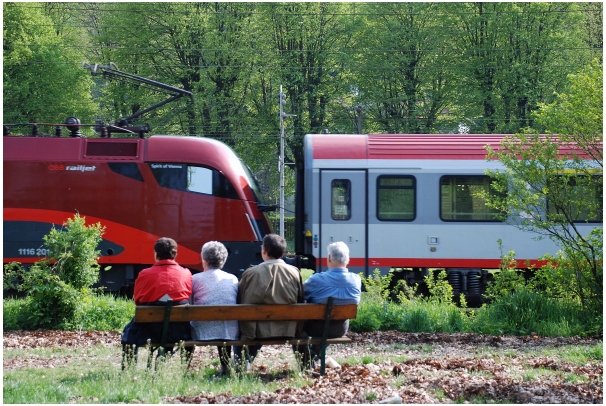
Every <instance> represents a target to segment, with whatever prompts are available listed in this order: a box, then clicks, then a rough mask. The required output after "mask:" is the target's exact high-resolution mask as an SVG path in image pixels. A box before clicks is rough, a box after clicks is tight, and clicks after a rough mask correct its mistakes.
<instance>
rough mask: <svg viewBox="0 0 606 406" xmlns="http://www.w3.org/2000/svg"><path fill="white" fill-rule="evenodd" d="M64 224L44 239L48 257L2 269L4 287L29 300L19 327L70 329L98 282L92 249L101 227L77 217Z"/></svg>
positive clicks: (97, 272) (20, 317)
mask: <svg viewBox="0 0 606 406" xmlns="http://www.w3.org/2000/svg"><path fill="white" fill-rule="evenodd" d="M63 225H64V228H63V229H61V230H57V229H55V228H53V229H52V230H51V231H50V233H49V234H47V235H46V236H44V243H45V245H46V247H47V249H48V253H49V257H47V258H44V259H42V260H40V261H38V262H36V263H34V264H33V265H32V266H31V267H29V268H28V269H26V268H25V267H24V266H22V265H20V264H18V263H15V262H13V263H10V264H6V265H5V266H4V278H5V283H4V288H5V289H6V288H13V289H14V288H16V290H18V291H20V292H23V293H25V294H26V295H27V298H28V301H27V302H26V306H25V308H24V310H25V311H24V312H23V313H22V314H20V315H19V317H18V322H19V323H20V324H22V328H25V329H35V328H59V329H62V328H63V329H69V328H72V327H73V322H74V320H75V316H76V312H77V309H78V306H80V305H81V303H82V302H83V300H84V299H85V298H86V297H87V296H88V295H90V294H91V290H90V287H91V286H92V285H93V284H94V283H96V282H97V281H98V279H99V265H98V264H97V262H96V260H97V258H98V255H99V252H98V251H95V248H96V246H97V244H98V243H99V242H100V241H101V235H102V234H103V232H104V229H103V227H101V225H100V224H96V225H91V226H88V227H87V226H86V225H85V218H84V217H80V215H79V214H76V215H74V218H73V219H68V220H67V221H66V222H65V223H64V224H63Z"/></svg>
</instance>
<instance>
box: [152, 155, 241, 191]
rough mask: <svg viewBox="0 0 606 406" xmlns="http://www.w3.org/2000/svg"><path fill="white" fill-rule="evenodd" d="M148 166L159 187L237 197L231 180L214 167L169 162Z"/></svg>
mask: <svg viewBox="0 0 606 406" xmlns="http://www.w3.org/2000/svg"><path fill="white" fill-rule="evenodd" d="M149 167H150V168H151V171H152V173H153V174H154V177H155V178H156V181H157V182H158V184H159V185H160V186H161V187H165V188H169V189H175V190H180V191H182V192H193V193H202V194H207V195H213V196H217V197H225V198H228V199H238V198H239V197H238V193H237V192H236V189H235V188H234V187H233V185H232V184H231V182H230V181H229V180H228V179H227V178H226V177H225V176H224V175H223V174H222V173H221V172H219V171H217V170H216V169H210V168H205V167H202V166H194V165H187V164H171V163H152V164H149Z"/></svg>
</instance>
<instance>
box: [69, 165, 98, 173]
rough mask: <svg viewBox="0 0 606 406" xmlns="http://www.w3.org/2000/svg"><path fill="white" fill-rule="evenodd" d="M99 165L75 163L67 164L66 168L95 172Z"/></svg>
mask: <svg viewBox="0 0 606 406" xmlns="http://www.w3.org/2000/svg"><path fill="white" fill-rule="evenodd" d="M96 168H97V167H96V166H95V165H93V166H86V165H75V166H66V167H65V170H66V171H80V172H94V170H95V169H96Z"/></svg>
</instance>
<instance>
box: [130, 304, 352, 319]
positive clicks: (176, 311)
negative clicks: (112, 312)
mask: <svg viewBox="0 0 606 406" xmlns="http://www.w3.org/2000/svg"><path fill="white" fill-rule="evenodd" d="M357 312H358V306H357V305H355V304H349V305H333V308H332V313H331V319H332V320H344V319H355V318H356V315H357ZM164 313H165V308H164V306H137V307H136V309H135V321H136V322H137V323H152V322H162V321H164ZM325 313H326V305H324V304H312V303H298V304H291V305H281V304H269V305H255V304H236V305H220V306H219V305H179V306H173V307H172V309H171V313H170V321H171V322H183V321H211V320H249V321H250V320H259V321H286V320H288V321H294V320H324V317H325Z"/></svg>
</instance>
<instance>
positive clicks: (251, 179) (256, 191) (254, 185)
mask: <svg viewBox="0 0 606 406" xmlns="http://www.w3.org/2000/svg"><path fill="white" fill-rule="evenodd" d="M240 163H241V164H242V168H243V169H244V172H245V173H246V176H247V178H248V184H249V185H250V188H251V189H252V192H253V195H254V196H255V200H256V202H257V203H260V204H263V201H262V199H261V197H262V196H263V195H262V194H261V188H260V187H259V182H258V181H257V178H256V176H255V175H254V174H253V173H252V171H251V170H250V168H249V167H248V165H246V164H245V163H244V161H242V160H240Z"/></svg>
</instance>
